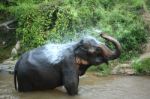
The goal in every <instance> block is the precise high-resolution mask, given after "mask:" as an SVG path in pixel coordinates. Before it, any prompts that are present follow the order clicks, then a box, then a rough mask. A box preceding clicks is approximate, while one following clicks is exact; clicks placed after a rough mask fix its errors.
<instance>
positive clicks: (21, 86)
mask: <svg viewBox="0 0 150 99" xmlns="http://www.w3.org/2000/svg"><path fill="white" fill-rule="evenodd" d="M25 78H26V77H21V78H20V77H18V91H20V92H28V91H32V90H33V86H32V84H31V83H30V80H27V79H25Z"/></svg>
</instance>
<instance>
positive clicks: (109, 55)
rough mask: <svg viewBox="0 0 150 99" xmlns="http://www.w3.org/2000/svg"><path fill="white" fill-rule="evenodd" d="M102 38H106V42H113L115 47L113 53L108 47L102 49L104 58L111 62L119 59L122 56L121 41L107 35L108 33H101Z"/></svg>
mask: <svg viewBox="0 0 150 99" xmlns="http://www.w3.org/2000/svg"><path fill="white" fill-rule="evenodd" d="M100 36H101V37H102V38H104V39H105V40H108V41H110V42H112V43H113V44H114V46H115V50H114V51H111V50H110V49H109V48H108V47H106V46H105V45H103V46H102V47H101V48H102V50H103V53H104V56H106V57H107V58H108V59H110V60H113V59H116V58H118V57H119V56H120V55H121V45H120V43H119V41H117V40H116V39H115V38H113V37H111V36H109V35H107V34H106V33H100Z"/></svg>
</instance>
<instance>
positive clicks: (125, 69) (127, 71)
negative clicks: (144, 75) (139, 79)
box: [111, 64, 135, 75]
mask: <svg viewBox="0 0 150 99" xmlns="http://www.w3.org/2000/svg"><path fill="white" fill-rule="evenodd" d="M111 74H113V75H117V74H124V75H134V74H135V71H134V69H133V68H132V67H131V66H130V64H119V65H118V66H116V67H115V68H114V69H113V70H112V72H111Z"/></svg>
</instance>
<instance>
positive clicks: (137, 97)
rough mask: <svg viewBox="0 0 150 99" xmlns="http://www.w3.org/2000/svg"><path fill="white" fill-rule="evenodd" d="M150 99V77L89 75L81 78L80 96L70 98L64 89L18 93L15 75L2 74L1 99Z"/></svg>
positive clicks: (0, 79) (0, 76)
mask: <svg viewBox="0 0 150 99" xmlns="http://www.w3.org/2000/svg"><path fill="white" fill-rule="evenodd" d="M70 98H71V99H150V76H106V77H97V76H95V75H94V74H93V73H87V74H86V75H85V76H83V77H82V78H80V85H79V94H78V95H76V96H69V95H67V94H66V90H65V89H64V88H63V87H59V88H57V89H55V90H47V91H35V92H27V93H18V92H17V91H15V89H14V84H13V75H8V74H7V75H6V74H0V99H70Z"/></svg>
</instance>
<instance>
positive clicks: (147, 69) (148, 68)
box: [132, 58, 150, 74]
mask: <svg viewBox="0 0 150 99" xmlns="http://www.w3.org/2000/svg"><path fill="white" fill-rule="evenodd" d="M132 66H133V68H134V70H135V71H136V73H137V74H150V58H145V59H141V60H140V59H138V60H135V61H134V62H133V64H132Z"/></svg>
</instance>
